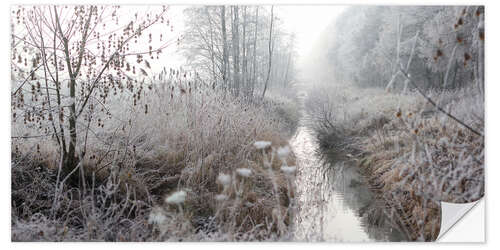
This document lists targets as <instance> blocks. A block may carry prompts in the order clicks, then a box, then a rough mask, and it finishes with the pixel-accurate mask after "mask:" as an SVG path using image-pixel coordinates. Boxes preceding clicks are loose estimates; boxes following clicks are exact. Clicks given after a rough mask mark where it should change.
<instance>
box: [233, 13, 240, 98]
mask: <svg viewBox="0 0 500 250" xmlns="http://www.w3.org/2000/svg"><path fill="white" fill-rule="evenodd" d="M232 12H233V13H232V14H233V23H232V25H231V31H232V35H233V37H232V42H233V81H234V83H233V84H234V89H233V95H235V96H238V95H239V91H240V35H239V7H238V6H233V7H232Z"/></svg>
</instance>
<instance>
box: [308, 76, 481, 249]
mask: <svg viewBox="0 0 500 250" xmlns="http://www.w3.org/2000/svg"><path fill="white" fill-rule="evenodd" d="M430 95H431V96H432V97H433V98H435V99H436V100H439V101H440V102H439V105H440V106H441V107H445V110H447V111H448V112H450V113H451V114H453V115H454V116H455V117H458V118H459V119H461V120H462V121H463V122H464V123H466V124H468V125H469V126H472V127H473V128H476V129H477V130H480V131H483V130H484V101H483V100H484V99H483V98H482V97H481V95H480V94H479V93H478V92H477V91H475V90H474V89H471V88H465V89H461V90H452V91H442V92H434V93H430ZM306 106H307V108H308V110H309V113H310V114H311V115H310V116H311V120H312V123H313V125H315V127H316V130H317V131H318V139H319V141H320V145H322V146H323V148H324V149H327V150H330V151H334V152H337V153H338V154H339V158H338V159H339V160H342V158H341V157H344V159H346V158H347V159H351V160H355V161H357V162H358V165H359V166H360V168H362V169H363V170H365V172H366V173H367V175H368V176H369V179H368V181H369V183H370V184H371V186H372V187H373V188H374V189H375V190H377V191H378V193H379V195H380V198H381V199H382V200H384V201H385V203H386V206H387V207H388V208H389V209H388V211H387V213H388V214H390V215H391V216H392V217H393V218H396V221H397V222H398V223H399V224H401V225H403V227H404V228H405V229H406V234H407V236H408V237H409V238H410V239H412V240H433V239H435V238H436V237H437V236H438V234H439V227H440V202H441V201H446V202H454V203H462V202H472V201H475V200H477V199H479V198H481V197H482V196H483V195H484V138H483V137H481V136H478V135H477V134H474V133H472V132H471V131H470V130H467V129H466V128H464V127H463V126H461V125H460V124H458V123H457V122H455V121H453V120H451V119H450V118H449V117H448V116H446V115H445V114H443V113H441V112H439V111H437V110H436V109H435V108H434V107H432V106H431V105H429V104H428V103H427V101H426V100H425V99H424V98H423V97H421V96H420V95H418V93H413V92H410V93H408V94H398V93H388V92H385V91H383V90H379V89H358V88H351V87H345V86H343V87H341V86H338V87H333V88H332V89H330V90H325V89H321V88H317V89H316V90H314V91H312V92H311V93H310V94H309V99H308V102H307V104H306Z"/></svg>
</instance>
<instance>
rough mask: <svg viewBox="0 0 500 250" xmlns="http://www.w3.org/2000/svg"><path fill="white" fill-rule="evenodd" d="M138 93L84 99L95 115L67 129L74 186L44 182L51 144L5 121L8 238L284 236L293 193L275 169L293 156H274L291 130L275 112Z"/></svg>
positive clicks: (278, 107)
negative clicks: (75, 140) (71, 132)
mask: <svg viewBox="0 0 500 250" xmlns="http://www.w3.org/2000/svg"><path fill="white" fill-rule="evenodd" d="M141 87H144V91H143V92H141V93H142V96H140V97H138V96H136V95H132V94H129V93H128V92H126V91H124V92H119V93H117V94H116V95H114V96H113V97H112V98H111V101H108V103H106V104H105V105H101V104H99V103H97V102H94V103H93V105H96V107H98V108H96V109H95V110H101V111H100V112H98V111H96V112H95V113H93V114H92V115H93V122H92V123H90V126H87V125H88V124H79V130H78V131H82V133H85V136H81V137H80V138H85V140H81V141H80V142H79V144H78V146H77V148H78V150H79V151H80V152H82V151H85V154H84V157H83V161H82V164H81V166H82V167H81V168H80V170H79V171H82V172H83V176H85V181H84V182H82V183H81V184H80V186H71V185H66V184H65V183H64V182H63V183H62V184H59V185H58V184H56V183H57V174H58V167H57V166H58V165H59V160H60V159H59V148H58V146H57V143H56V141H55V140H54V139H52V138H50V137H31V135H37V134H39V131H38V130H37V128H34V127H29V126H28V125H24V124H23V123H22V122H20V121H13V123H12V136H13V140H12V164H11V171H12V240H14V241H164V240H169V241H201V240H214V241H227V240H231V241H234V240H271V239H274V240H279V239H286V238H287V237H288V236H287V235H288V225H289V224H290V216H291V213H292V209H291V204H292V202H291V200H292V199H293V193H294V191H293V187H292V186H290V185H289V183H290V182H289V174H287V173H285V172H283V171H281V170H280V167H281V166H283V165H284V166H294V165H295V163H294V161H295V158H294V156H293V154H292V153H290V154H287V155H286V157H284V158H280V157H274V155H277V152H278V149H279V148H280V147H285V146H286V145H287V144H288V142H287V138H288V136H290V127H293V124H291V122H290V121H293V119H294V118H291V119H290V120H286V119H283V117H288V114H287V113H286V112H283V110H289V109H287V107H286V105H287V104H286V103H285V102H281V103H280V104H278V103H276V102H272V101H267V102H255V101H252V102H250V101H245V100H244V99H241V98H236V97H232V96H229V95H225V94H224V93H222V92H218V91H216V90H212V89H211V88H209V87H204V86H202V85H201V84H195V82H194V81H191V82H188V81H181V80H179V79H178V78H175V77H174V78H172V77H170V78H166V80H165V79H163V80H160V81H155V83H154V84H152V85H150V86H149V85H144V86H141ZM19 136H21V137H23V138H18V137H19ZM256 141H268V142H270V145H269V147H266V148H265V149H258V148H256V147H255V145H254V143H255V142H256ZM82 155H83V154H82ZM220 176H228V178H229V183H230V184H228V183H225V184H224V183H221V182H220ZM218 179H219V180H218ZM226 179H227V178H226Z"/></svg>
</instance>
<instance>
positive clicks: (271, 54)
mask: <svg viewBox="0 0 500 250" xmlns="http://www.w3.org/2000/svg"><path fill="white" fill-rule="evenodd" d="M273 20H274V6H271V27H270V28H269V67H268V69H267V77H266V82H265V83H264V91H262V99H264V96H265V95H266V90H267V85H268V83H269V76H270V74H271V63H272V59H273V43H272V41H273V39H272V36H273Z"/></svg>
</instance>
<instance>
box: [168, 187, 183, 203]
mask: <svg viewBox="0 0 500 250" xmlns="http://www.w3.org/2000/svg"><path fill="white" fill-rule="evenodd" d="M186 195H187V194H186V191H184V190H181V191H177V192H175V193H173V194H171V195H170V196H168V197H167V198H166V199H165V202H167V203H169V204H181V203H183V202H184V201H185V200H186Z"/></svg>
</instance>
